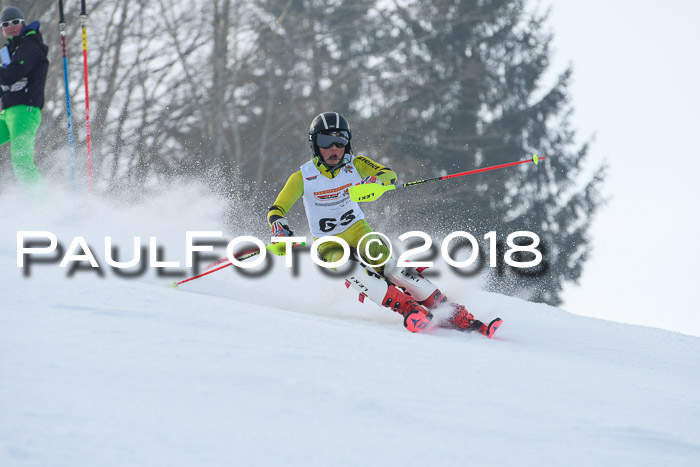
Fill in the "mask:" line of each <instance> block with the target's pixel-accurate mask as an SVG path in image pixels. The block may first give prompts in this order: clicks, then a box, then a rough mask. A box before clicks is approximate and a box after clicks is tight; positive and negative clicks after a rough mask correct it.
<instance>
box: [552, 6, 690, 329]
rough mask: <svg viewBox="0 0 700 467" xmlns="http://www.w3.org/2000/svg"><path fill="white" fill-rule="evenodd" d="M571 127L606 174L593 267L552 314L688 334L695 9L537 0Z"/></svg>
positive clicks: (595, 236) (596, 232)
mask: <svg viewBox="0 0 700 467" xmlns="http://www.w3.org/2000/svg"><path fill="white" fill-rule="evenodd" d="M541 6H542V7H545V8H546V7H548V6H551V7H552V11H551V16H550V21H549V26H550V27H551V28H552V31H553V33H554V36H555V37H554V48H555V53H554V60H553V68H554V69H555V70H557V71H561V70H562V69H564V67H566V65H567V64H569V63H572V64H573V66H574V81H573V85H572V87H571V92H572V95H573V102H572V103H573V106H574V111H575V113H574V115H573V119H572V123H573V125H574V127H575V128H576V129H577V130H578V137H579V140H580V141H583V140H585V139H586V138H588V137H589V136H591V135H593V134H595V135H596V138H595V141H594V143H593V145H592V149H591V160H592V161H594V162H596V163H600V162H601V161H603V160H607V161H608V163H609V165H610V170H609V176H608V180H607V183H606V185H605V194H606V196H608V197H611V198H612V199H611V201H610V202H609V204H608V206H607V207H606V208H604V209H603V211H602V212H601V213H600V214H599V215H598V217H597V219H596V221H595V223H594V225H593V230H592V233H593V252H592V256H593V258H592V259H591V260H590V261H589V262H588V264H587V265H586V267H585V270H584V275H583V278H582V280H581V284H580V287H569V288H567V289H566V293H565V295H564V299H565V304H564V306H563V308H564V309H567V310H569V311H571V312H574V313H579V314H583V315H588V316H596V317H600V318H605V319H611V320H615V321H623V322H628V323H637V324H644V325H649V326H656V327H662V328H666V329H671V330H677V331H682V332H684V333H688V334H693V335H697V336H700V310H699V309H698V308H699V307H698V306H697V302H698V300H697V298H696V297H695V295H696V294H697V293H698V291H700V272H699V271H698V268H699V267H700V246H699V243H700V240H698V239H697V238H696V236H697V234H698V226H699V225H700V220H698V216H699V215H700V209H699V208H698V205H697V203H699V202H700V149H699V147H700V146H699V142H698V136H699V133H700V89H699V88H700V32H699V31H700V2H697V1H694V0H669V1H666V2H662V3H659V2H656V1H649V0H642V1H631V0H626V1H620V0H613V1H610V0H607V1H603V0H589V1H586V2H572V1H570V0H569V1H566V0H544V1H543V3H542V4H541Z"/></svg>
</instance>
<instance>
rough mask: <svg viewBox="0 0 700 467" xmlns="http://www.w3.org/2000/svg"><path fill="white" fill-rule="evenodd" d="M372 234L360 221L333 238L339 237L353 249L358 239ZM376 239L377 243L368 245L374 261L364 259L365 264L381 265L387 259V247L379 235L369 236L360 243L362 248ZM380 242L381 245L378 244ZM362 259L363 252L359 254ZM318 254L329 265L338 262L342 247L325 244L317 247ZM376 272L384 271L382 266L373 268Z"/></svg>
mask: <svg viewBox="0 0 700 467" xmlns="http://www.w3.org/2000/svg"><path fill="white" fill-rule="evenodd" d="M371 232H373V230H372V228H371V227H370V226H369V224H368V223H367V221H366V220H364V219H362V220H359V221H357V222H355V223H354V224H353V225H351V226H350V228H349V229H347V230H346V231H345V232H342V233H339V234H335V237H340V238H342V239H343V240H345V241H346V242H348V245H350V246H351V247H353V248H357V246H358V242H359V241H360V239H361V238H362V237H363V236H364V235H365V234H368V233H371ZM372 239H376V240H379V242H372V243H370V244H369V252H367V253H369V256H371V257H372V258H376V259H369V258H365V260H366V261H367V263H369V264H370V265H372V266H374V265H375V264H381V263H384V262H386V260H387V259H389V247H387V246H386V244H384V241H383V240H382V238H381V237H380V236H379V235H369V236H368V237H367V238H366V239H365V241H363V242H362V247H364V246H365V245H366V243H365V242H366V241H367V240H372ZM380 242H381V243H380ZM361 253H362V255H363V257H364V253H365V252H364V251H362V252H361ZM318 254H319V255H320V256H321V257H322V258H323V259H324V261H327V262H329V263H334V262H336V261H340V259H341V258H342V257H343V247H342V246H341V245H340V244H339V243H335V242H327V243H323V244H321V245H319V247H318ZM375 268H376V269H377V271H378V272H382V271H383V270H384V266H379V267H375Z"/></svg>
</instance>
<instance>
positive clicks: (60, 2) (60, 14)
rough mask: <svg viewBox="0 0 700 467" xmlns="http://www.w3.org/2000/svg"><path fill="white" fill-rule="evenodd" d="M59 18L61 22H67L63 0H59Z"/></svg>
mask: <svg viewBox="0 0 700 467" xmlns="http://www.w3.org/2000/svg"><path fill="white" fill-rule="evenodd" d="M58 18H59V21H58V22H59V23H64V24H65V22H66V19H65V17H64V16H63V0H58Z"/></svg>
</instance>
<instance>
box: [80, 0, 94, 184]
mask: <svg viewBox="0 0 700 467" xmlns="http://www.w3.org/2000/svg"><path fill="white" fill-rule="evenodd" d="M80 24H81V26H82V30H83V76H84V82H85V139H86V141H87V169H88V192H89V193H90V197H92V191H93V189H92V186H93V183H92V131H91V129H90V92H89V87H88V56H87V50H88V49H87V8H86V7H85V0H81V1H80Z"/></svg>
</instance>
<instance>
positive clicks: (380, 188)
mask: <svg viewBox="0 0 700 467" xmlns="http://www.w3.org/2000/svg"><path fill="white" fill-rule="evenodd" d="M544 159H546V157H544V156H543V157H538V156H537V154H533V155H532V158H531V159H525V160H522V161H516V162H508V163H507V164H500V165H493V166H491V167H483V168H481V169H474V170H468V171H466V172H460V173H456V174H451V175H444V176H442V177H435V178H428V179H425V180H416V181H415V182H408V183H403V184H401V185H399V186H396V185H386V186H385V185H380V184H378V183H366V184H364V185H355V186H352V187H350V189H349V192H350V199H352V200H353V201H357V202H369V201H374V200H376V199H377V198H379V197H380V196H382V195H383V194H384V193H385V192H387V191H391V190H396V189H398V188H408V187H410V186H414V185H421V184H423V183H428V182H436V181H440V180H447V179H449V178H457V177H464V176H465V175H472V174H476V173H480V172H487V171H489V170H496V169H503V168H505V167H511V166H514V165H518V164H526V163H528V162H534V163H535V165H537V164H539V161H541V160H544Z"/></svg>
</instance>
